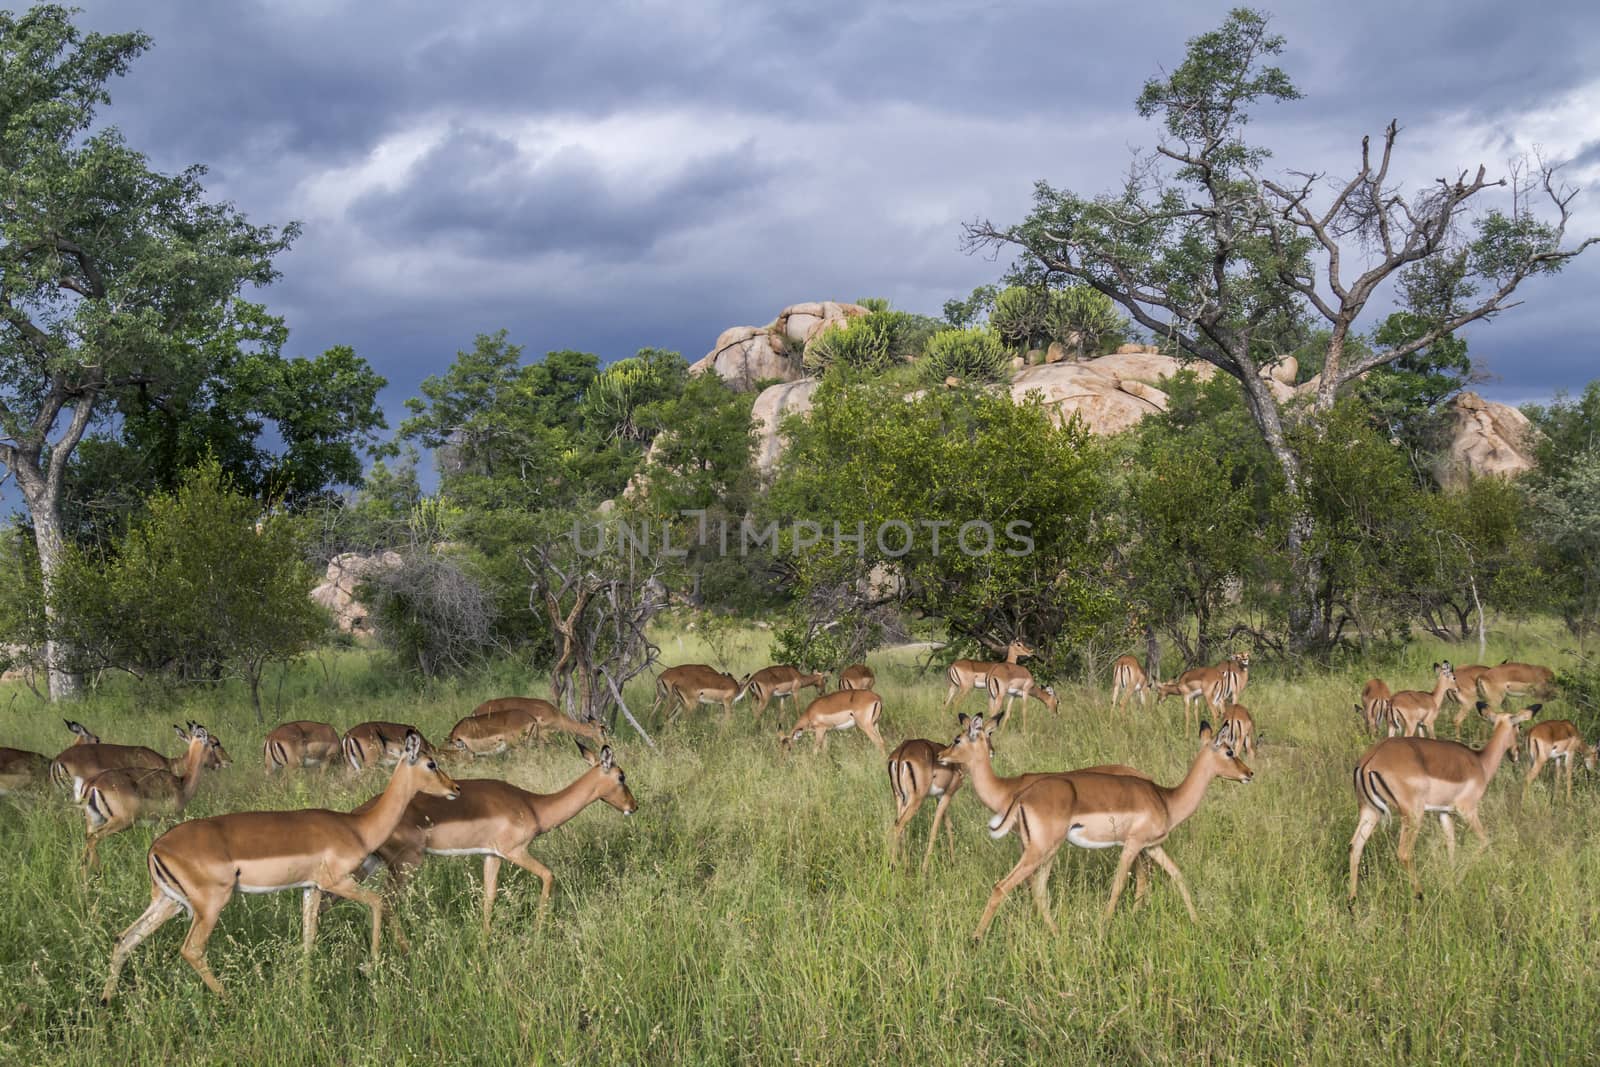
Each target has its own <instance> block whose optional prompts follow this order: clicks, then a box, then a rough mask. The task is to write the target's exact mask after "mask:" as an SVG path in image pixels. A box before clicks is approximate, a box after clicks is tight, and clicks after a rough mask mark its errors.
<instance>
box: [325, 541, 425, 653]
mask: <svg viewBox="0 0 1600 1067" xmlns="http://www.w3.org/2000/svg"><path fill="white" fill-rule="evenodd" d="M401 562H402V561H401V559H400V555H399V553H397V552H381V553H378V554H377V555H372V556H365V555H362V554H361V553H359V552H345V553H342V554H340V555H337V556H334V557H333V558H332V559H331V560H329V561H328V570H327V573H326V574H325V575H324V576H323V579H322V582H321V584H319V585H318V586H317V587H316V588H315V589H313V590H311V599H312V600H315V601H316V602H317V603H318V604H321V605H322V606H323V607H325V608H327V609H328V611H329V612H331V613H332V614H333V618H334V621H335V622H337V623H338V624H339V629H340V630H343V631H344V632H345V633H353V634H358V635H361V634H370V633H371V632H372V626H371V623H370V622H369V621H368V616H367V608H366V605H364V604H362V603H361V602H360V601H359V600H357V599H356V589H357V587H359V586H360V585H361V583H362V581H363V580H365V579H366V578H367V577H369V576H370V575H373V574H377V573H380V572H382V571H386V570H393V569H394V568H396V567H398V566H400V564H401Z"/></svg>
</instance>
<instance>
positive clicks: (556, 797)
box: [528, 767, 604, 833]
mask: <svg viewBox="0 0 1600 1067" xmlns="http://www.w3.org/2000/svg"><path fill="white" fill-rule="evenodd" d="M603 777H604V776H603V774H602V773H601V771H600V769H599V768H598V767H591V768H590V769H589V770H587V771H585V772H584V773H583V774H581V775H579V776H578V777H577V779H576V780H574V781H573V782H572V783H571V784H570V785H568V786H567V787H566V788H565V789H562V790H560V791H558V792H555V793H544V794H540V793H535V794H533V799H531V800H529V801H528V809H529V810H530V811H532V812H533V818H534V821H535V822H536V823H537V824H538V826H539V832H540V833H545V832H547V831H549V830H554V829H555V828H556V827H558V826H560V825H561V824H562V823H564V822H566V821H567V820H569V819H571V818H573V817H574V816H575V815H577V814H578V813H579V812H580V811H582V810H583V809H584V808H587V807H588V806H589V805H590V804H593V803H594V802H595V801H597V800H599V799H600V793H601V783H600V780H601V779H602V778H603Z"/></svg>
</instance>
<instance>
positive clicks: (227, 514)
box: [52, 460, 328, 720]
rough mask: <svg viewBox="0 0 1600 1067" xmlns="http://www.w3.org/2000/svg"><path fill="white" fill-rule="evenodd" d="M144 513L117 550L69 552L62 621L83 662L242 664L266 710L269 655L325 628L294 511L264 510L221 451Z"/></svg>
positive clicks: (172, 673)
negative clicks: (226, 468)
mask: <svg viewBox="0 0 1600 1067" xmlns="http://www.w3.org/2000/svg"><path fill="white" fill-rule="evenodd" d="M145 511H146V514H145V516H144V517H143V518H141V519H139V520H138V521H136V522H135V523H134V524H133V525H132V527H131V528H130V529H129V530H128V532H127V534H126V535H125V536H124V537H123V538H121V540H120V541H119V542H118V543H117V544H116V546H115V549H114V551H113V552H111V553H102V552H99V551H96V550H87V551H85V550H80V549H77V548H75V547H69V548H68V549H67V550H66V554H65V556H64V559H63V561H62V569H61V571H60V574H59V581H58V582H57V584H56V586H55V587H54V590H53V594H52V595H53V596H54V598H55V603H54V605H53V607H54V609H55V611H54V625H55V626H57V627H59V628H60V629H61V630H62V631H64V636H65V637H66V638H67V647H70V648H72V649H73V650H74V656H75V657H76V658H77V665H78V666H80V667H82V668H87V669H94V670H99V669H107V668H110V669H115V670H122V671H127V672H128V673H130V674H133V675H136V676H139V677H145V676H148V675H151V674H155V673H163V674H165V675H168V676H169V677H172V678H174V679H177V680H180V681H185V680H187V681H209V680H213V679H216V678H218V677H221V676H222V675H223V674H224V673H226V672H234V673H237V674H238V675H239V676H240V677H241V678H243V679H244V681H245V683H246V684H247V685H248V686H249V688H250V700H251V704H252V705H253V706H254V708H255V711H256V717H257V719H258V720H259V719H260V718H261V677H262V674H263V672H264V671H265V669H266V667H267V665H268V664H271V663H275V662H283V661H286V660H289V659H292V658H294V657H295V656H298V655H299V654H300V653H302V652H303V651H305V650H306V649H307V648H308V647H310V645H311V644H312V643H313V642H314V641H315V640H316V639H317V638H318V637H319V636H321V635H322V634H323V633H325V632H326V631H327V629H328V616H327V613H326V612H324V611H323V609H322V608H321V607H320V606H318V605H317V604H316V603H314V602H313V601H312V600H311V597H310V593H311V587H312V585H313V584H314V583H315V575H314V574H313V573H312V571H311V569H310V568H309V567H308V566H307V565H306V564H305V562H304V554H303V546H302V544H301V539H300V532H299V530H298V528H297V524H296V522H295V520H293V519H292V518H290V517H289V516H286V515H283V514H281V513H278V514H273V513H270V512H269V513H268V514H266V515H263V509H262V507H261V505H260V504H259V503H257V502H256V501H255V500H253V499H251V498H250V497H249V496H246V495H245V494H244V493H241V492H239V491H238V489H236V488H235V487H234V486H233V484H232V482H231V480H230V479H229V477H228V475H227V474H226V473H224V472H223V470H222V467H221V465H220V464H219V463H217V462H216V461H215V460H212V461H209V462H207V463H205V464H202V465H201V466H199V467H196V468H195V469H194V470H192V471H191V472H189V474H188V475H186V476H185V478H184V480H183V482H182V484H181V485H180V486H179V488H178V489H177V490H176V491H175V492H173V493H170V494H169V493H162V494H158V495H157V496H156V497H154V498H152V499H151V500H150V501H149V502H148V504H147V507H146V509H145Z"/></svg>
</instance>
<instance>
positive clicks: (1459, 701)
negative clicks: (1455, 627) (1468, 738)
mask: <svg viewBox="0 0 1600 1067" xmlns="http://www.w3.org/2000/svg"><path fill="white" fill-rule="evenodd" d="M1452 669H1453V670H1454V671H1455V675H1456V684H1455V686H1454V687H1452V688H1451V690H1450V692H1448V693H1446V694H1445V699H1447V700H1452V701H1454V702H1455V705H1456V717H1455V722H1454V724H1453V725H1454V727H1455V732H1456V736H1457V737H1460V736H1461V724H1462V723H1464V722H1466V719H1467V712H1469V711H1471V710H1472V705H1473V704H1474V703H1475V702H1476V701H1477V699H1478V675H1480V674H1482V673H1483V672H1484V671H1486V670H1488V669H1489V668H1488V667H1485V666H1484V665H1483V664H1481V663H1469V664H1467V665H1465V666H1461V667H1454V668H1452Z"/></svg>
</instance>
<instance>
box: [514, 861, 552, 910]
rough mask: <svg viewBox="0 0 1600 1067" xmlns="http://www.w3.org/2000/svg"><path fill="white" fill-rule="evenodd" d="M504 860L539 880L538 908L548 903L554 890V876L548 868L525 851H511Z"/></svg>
mask: <svg viewBox="0 0 1600 1067" xmlns="http://www.w3.org/2000/svg"><path fill="white" fill-rule="evenodd" d="M506 859H507V860H509V861H510V862H512V863H514V864H516V865H517V866H518V867H521V868H522V869H523V870H525V871H527V872H528V873H529V874H531V875H533V876H534V877H535V878H537V879H539V881H540V883H541V887H540V889H539V907H540V908H541V909H542V908H544V907H545V906H546V905H547V904H549V903H550V893H551V891H552V890H553V889H554V888H555V884H556V876H555V875H554V874H552V873H551V872H550V868H549V867H546V866H545V865H544V864H542V863H540V862H539V861H538V860H536V859H534V858H533V857H532V856H530V855H528V853H527V852H525V851H516V850H512V851H509V852H507V853H506Z"/></svg>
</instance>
